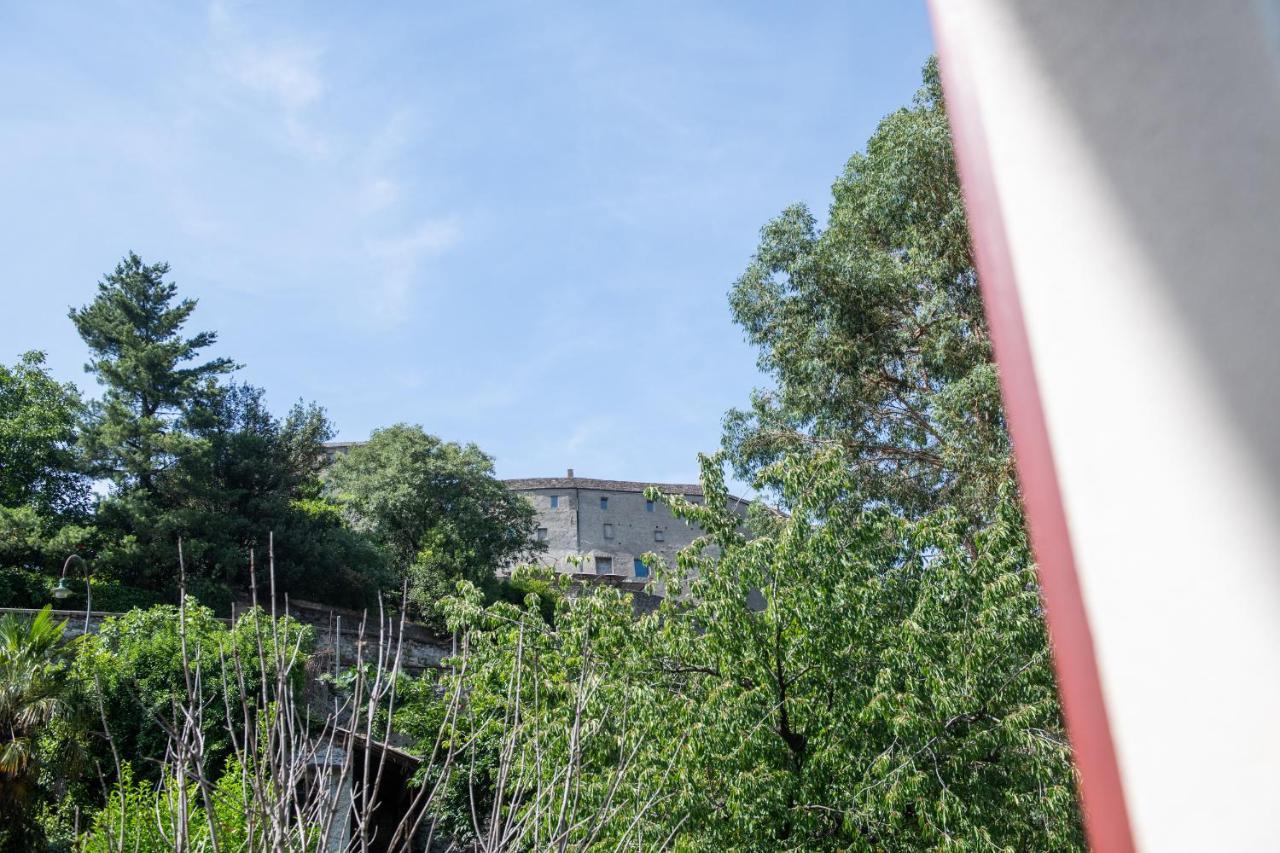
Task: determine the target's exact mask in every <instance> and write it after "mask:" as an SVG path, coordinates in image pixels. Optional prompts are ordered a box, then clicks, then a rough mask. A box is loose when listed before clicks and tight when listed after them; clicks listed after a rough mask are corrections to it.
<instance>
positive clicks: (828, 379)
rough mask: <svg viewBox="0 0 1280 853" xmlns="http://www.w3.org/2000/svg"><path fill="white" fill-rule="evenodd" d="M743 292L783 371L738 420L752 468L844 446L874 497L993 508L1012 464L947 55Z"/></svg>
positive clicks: (772, 362) (766, 235)
mask: <svg viewBox="0 0 1280 853" xmlns="http://www.w3.org/2000/svg"><path fill="white" fill-rule="evenodd" d="M730 304H731V307H732V310H733V316H734V319H735V320H736V322H737V323H738V324H739V325H740V326H742V328H743V329H744V330H745V331H746V334H747V338H748V340H749V341H750V342H751V343H752V344H754V345H756V346H757V347H759V353H760V355H759V364H760V367H761V368H762V369H763V370H764V371H765V372H766V373H768V374H769V375H770V376H771V377H772V378H773V379H774V383H775V387H774V388H773V389H771V390H760V391H757V392H756V393H755V394H754V395H753V398H752V401H751V407H750V409H747V410H737V411H732V412H730V413H729V415H728V416H727V417H726V419H725V446H726V448H727V449H728V450H729V451H730V458H731V461H732V462H733V464H734V467H735V469H736V471H737V472H738V474H739V476H744V477H751V476H754V475H756V474H759V473H761V472H762V471H765V470H766V468H767V465H768V464H769V463H770V462H773V461H776V460H778V459H780V458H781V457H782V456H783V455H785V454H786V453H788V452H807V451H809V450H812V449H813V448H814V447H819V446H827V445H832V444H835V445H839V446H841V447H842V448H844V450H845V451H846V453H845V458H847V459H848V462H849V464H850V465H851V466H852V467H853V469H854V470H856V471H857V473H858V477H857V482H856V489H857V492H858V494H859V495H860V496H861V497H862V499H863V500H866V501H869V502H884V503H887V504H889V505H891V506H894V507H897V508H899V509H902V510H903V511H905V512H907V513H909V514H920V513H924V512H927V511H929V510H931V509H933V508H936V507H940V506H944V505H945V506H951V507H954V508H956V509H958V510H959V511H960V512H961V513H962V514H964V515H965V516H967V517H969V518H971V519H974V520H980V519H986V518H989V517H990V512H991V509H992V508H993V507H995V506H996V502H997V501H996V493H997V490H998V488H999V484H1000V483H1001V482H1002V481H1003V480H1005V479H1007V478H1008V476H1009V473H1010V463H1009V442H1008V437H1007V434H1006V431H1005V423H1004V416H1003V413H1002V411H1003V410H1002V408H1001V404H1000V395H999V388H998V385H997V378H996V371H995V367H994V365H993V364H992V360H991V346H990V340H989V337H988V334H987V324H986V320H985V319H984V317H983V313H982V303H981V300H980V297H979V293H978V287H977V276H976V274H975V272H974V267H973V261H972V255H971V250H970V243H969V235H968V230H967V225H966V221H965V215H964V206H963V200H962V198H961V193H960V186H959V183H958V181H957V178H956V171H955V164H954V160H953V154H952V146H951V136H950V132H949V130H948V126H947V119H946V114H945V110H944V104H943V99H942V89H941V85H940V83H939V80H938V71H937V65H936V62H934V61H932V60H931V61H930V63H929V64H928V65H927V66H926V67H925V72H924V85H923V87H922V88H921V89H920V91H919V93H918V94H917V96H916V99H915V103H914V104H913V105H912V106H911V107H909V108H904V109H900V110H898V111H897V112H895V113H893V114H891V115H889V116H888V117H886V118H885V119H884V120H883V121H882V122H881V123H880V126H879V127H878V128H877V130H876V132H875V134H874V135H873V136H872V137H871V139H870V141H869V142H868V143H867V147H866V151H865V152H864V153H859V154H855V155H854V156H853V157H852V158H851V159H850V160H849V162H848V164H847V166H846V167H845V170H844V173H843V174H842V175H841V176H840V178H839V179H838V180H837V181H836V183H835V185H834V187H833V188H832V202H831V208H830V211H829V214H828V219H827V223H826V227H825V228H823V227H820V225H819V224H818V221H817V219H816V217H815V216H814V215H813V214H812V213H810V211H809V210H808V209H807V208H806V207H805V206H804V205H796V206H793V207H791V208H788V209H787V210H786V211H784V212H783V213H782V215H781V216H779V217H778V218H777V219H775V220H774V221H772V222H770V223H769V224H768V225H766V226H765V228H764V229H763V231H762V234H761V240H760V245H759V248H758V249H757V250H756V254H755V257H754V259H753V261H752V263H751V265H750V266H749V267H748V269H747V271H746V272H745V273H744V274H743V275H742V277H741V278H740V279H739V280H738V281H737V283H736V284H735V285H734V286H733V289H732V291H731V294H730Z"/></svg>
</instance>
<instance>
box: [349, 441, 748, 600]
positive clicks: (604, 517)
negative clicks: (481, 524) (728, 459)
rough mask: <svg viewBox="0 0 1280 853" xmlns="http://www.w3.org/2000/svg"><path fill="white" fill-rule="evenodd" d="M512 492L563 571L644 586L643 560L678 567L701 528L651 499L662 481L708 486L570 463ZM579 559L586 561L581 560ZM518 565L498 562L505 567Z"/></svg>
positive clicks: (669, 488) (671, 491)
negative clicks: (634, 477) (599, 471)
mask: <svg viewBox="0 0 1280 853" xmlns="http://www.w3.org/2000/svg"><path fill="white" fill-rule="evenodd" d="M363 443H364V442H359V441H331V442H328V443H326V444H325V446H324V451H325V456H326V458H327V461H329V462H332V461H333V460H334V459H336V458H338V457H339V456H345V455H347V454H348V453H350V452H351V450H352V448H354V447H358V446H359V445H361V444H363ZM503 483H504V484H505V485H506V487H507V488H508V489H510V490H511V491H513V492H518V493H520V494H522V495H524V496H525V497H526V498H527V499H528V500H529V501H530V502H531V503H532V504H533V507H534V509H535V510H536V511H537V519H538V523H537V533H536V535H537V538H538V539H539V541H541V542H544V543H545V544H546V546H547V550H546V552H545V553H544V554H542V555H540V556H539V558H538V562H540V563H543V564H545V565H550V566H553V567H555V568H556V569H557V570H558V571H562V572H567V573H571V574H577V575H598V576H601V577H602V578H605V577H607V578H609V579H610V580H615V581H621V582H622V584H623V585H624V586H626V587H627V588H632V586H633V585H634V588H636V589H639V588H640V587H641V584H633V583H632V582H634V581H640V582H644V581H646V580H647V579H648V577H649V568H648V567H647V566H646V565H645V564H644V562H642V557H643V556H644V555H645V554H648V553H653V554H656V555H657V556H658V557H660V558H661V559H662V561H663V562H665V563H666V564H667V565H668V566H674V565H675V561H676V552H678V551H679V550H680V549H681V548H684V547H685V546H686V545H688V544H690V543H691V542H693V540H694V539H696V538H697V537H698V536H699V535H701V531H700V530H698V528H697V527H695V526H692V525H690V524H688V523H687V522H685V521H682V520H681V519H678V518H676V517H675V516H673V515H672V514H671V510H670V509H668V508H667V506H666V505H665V504H663V503H662V502H661V501H650V500H648V499H647V498H645V496H644V493H645V490H646V489H648V488H649V487H650V486H655V487H656V488H657V489H658V491H660V492H662V493H663V494H668V495H684V496H685V497H686V498H688V499H689V500H690V501H691V502H693V503H701V502H702V498H703V495H702V486H700V485H698V484H696V483H651V482H635V481H630V480H596V479H591V478H588V477H575V476H574V475H573V469H572V468H570V469H569V471H568V473H567V474H566V475H565V476H564V477H534V478H529V479H519V480H503ZM750 504H751V502H750V501H748V500H746V499H744V498H738V497H731V498H730V508H731V509H733V510H734V511H736V512H738V513H739V514H741V515H742V516H744V517H745V516H746V513H747V508H748V507H749V506H750ZM574 560H577V561H578V562H577V563H576V564H575V563H574ZM508 568H510V567H497V569H498V570H499V571H503V570H505V569H508Z"/></svg>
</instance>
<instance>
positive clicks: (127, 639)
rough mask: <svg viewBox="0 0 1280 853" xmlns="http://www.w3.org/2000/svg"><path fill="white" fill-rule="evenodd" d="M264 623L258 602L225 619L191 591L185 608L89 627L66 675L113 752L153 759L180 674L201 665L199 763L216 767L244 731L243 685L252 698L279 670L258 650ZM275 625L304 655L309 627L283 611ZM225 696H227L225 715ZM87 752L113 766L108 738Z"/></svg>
mask: <svg viewBox="0 0 1280 853" xmlns="http://www.w3.org/2000/svg"><path fill="white" fill-rule="evenodd" d="M269 621H270V617H268V616H266V615H265V614H264V613H263V612H262V611H261V610H251V611H249V612H247V613H244V614H242V615H241V616H240V617H239V618H238V619H237V620H236V621H235V624H234V625H228V624H227V622H226V621H224V620H220V619H217V618H215V617H214V614H213V611H212V610H211V609H209V608H207V607H203V606H201V605H200V604H199V603H198V602H197V601H195V600H194V599H188V600H187V602H186V605H185V607H183V608H178V607H176V606H174V605H161V606H157V607H152V608H150V609H149V610H133V611H130V612H129V613H126V614H124V615H123V616H120V617H116V618H113V619H108V620H106V621H105V622H104V623H103V625H102V627H101V629H100V630H99V631H98V633H97V634H96V635H93V636H90V637H88V638H86V639H85V640H84V641H83V642H82V644H81V645H80V647H79V649H78V653H77V655H76V659H75V662H74V664H73V666H72V669H71V677H72V678H73V679H74V681H75V682H76V683H77V684H78V686H79V689H80V690H81V692H82V693H84V694H85V695H86V696H88V697H90V700H89V701H90V702H91V703H92V704H93V705H94V707H95V709H100V713H101V714H102V715H104V716H105V717H106V726H107V728H108V729H109V731H110V734H111V737H112V738H113V739H114V741H115V746H116V751H117V752H118V753H119V754H120V755H122V756H131V757H133V758H135V759H150V760H153V761H159V760H160V759H162V758H163V757H164V754H165V748H166V745H167V743H168V740H169V735H168V733H167V732H166V730H165V729H166V727H172V726H173V725H174V719H173V715H174V713H175V711H174V709H175V707H176V706H175V703H181V702H183V701H184V698H185V696H186V690H187V678H188V676H194V673H195V671H196V668H197V667H198V668H199V672H200V679H199V681H198V686H199V697H200V700H201V701H202V702H204V703H207V704H206V707H207V708H208V709H209V710H208V712H207V713H206V715H205V717H204V719H203V721H202V723H203V725H202V731H203V735H204V743H205V753H204V754H205V756H206V761H207V762H210V766H208V767H206V769H207V770H214V769H216V768H217V767H219V766H220V765H221V763H222V761H223V759H224V758H225V757H226V756H227V755H228V754H229V752H230V738H231V737H232V735H233V734H235V735H238V736H240V737H243V732H242V731H240V729H241V728H242V727H243V722H244V718H243V715H242V713H241V709H240V708H239V702H240V698H239V697H240V696H241V692H240V691H241V685H243V689H244V695H245V696H247V697H249V698H250V700H251V701H253V697H255V696H257V695H258V694H259V692H260V690H261V687H262V683H263V679H264V677H265V678H266V679H267V680H268V681H274V679H275V677H276V670H275V666H274V658H273V656H272V655H270V654H269V655H267V656H266V657H265V658H260V657H259V654H258V640H259V637H263V638H265V639H264V642H266V643H267V645H268V646H269V645H270V626H269V625H268V624H267V623H268V622H269ZM279 625H280V635H281V637H282V638H284V639H283V640H282V643H286V644H287V647H289V648H292V647H294V646H295V645H296V646H297V647H298V650H299V651H298V654H299V656H300V658H301V660H302V661H305V659H306V657H307V655H309V653H310V650H311V646H312V643H313V637H312V631H311V629H310V628H309V627H305V626H302V625H299V624H298V623H296V622H294V621H293V620H291V619H288V618H281V619H280V620H279ZM184 640H185V645H186V657H185V660H186V662H187V664H188V665H187V666H186V667H184V665H183V663H184V654H183V645H184ZM286 641H287V642H286ZM264 666H265V670H264ZM301 672H302V666H298V667H296V670H295V678H298V677H300V674H301ZM294 686H295V687H300V686H301V685H300V684H295V685H294ZM228 701H230V702H231V703H232V708H231V712H230V714H231V719H230V720H228V718H227V713H228V705H227V703H228ZM92 750H93V754H94V757H95V759H96V760H97V761H98V762H100V763H101V765H102V766H104V767H110V766H112V763H113V761H114V758H113V756H112V753H111V750H110V749H109V747H108V746H107V745H106V744H104V743H102V742H101V741H94V743H93V744H92ZM153 781H154V780H153Z"/></svg>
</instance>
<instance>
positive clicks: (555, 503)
mask: <svg viewBox="0 0 1280 853" xmlns="http://www.w3.org/2000/svg"><path fill="white" fill-rule="evenodd" d="M558 506H560V496H559V495H552V496H551V508H552V509H555V508H556V507H558Z"/></svg>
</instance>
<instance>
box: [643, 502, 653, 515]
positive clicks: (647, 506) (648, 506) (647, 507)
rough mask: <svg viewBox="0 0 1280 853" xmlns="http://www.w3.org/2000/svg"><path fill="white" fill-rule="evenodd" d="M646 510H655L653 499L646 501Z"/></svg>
mask: <svg viewBox="0 0 1280 853" xmlns="http://www.w3.org/2000/svg"><path fill="white" fill-rule="evenodd" d="M644 511H645V512H653V501H645V502H644Z"/></svg>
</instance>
